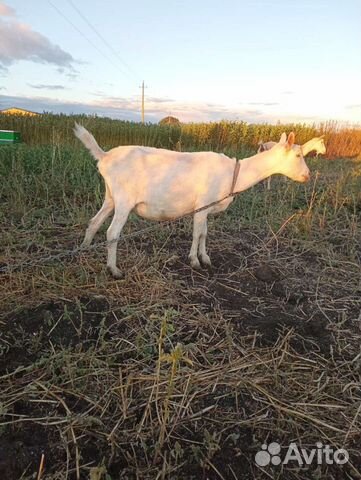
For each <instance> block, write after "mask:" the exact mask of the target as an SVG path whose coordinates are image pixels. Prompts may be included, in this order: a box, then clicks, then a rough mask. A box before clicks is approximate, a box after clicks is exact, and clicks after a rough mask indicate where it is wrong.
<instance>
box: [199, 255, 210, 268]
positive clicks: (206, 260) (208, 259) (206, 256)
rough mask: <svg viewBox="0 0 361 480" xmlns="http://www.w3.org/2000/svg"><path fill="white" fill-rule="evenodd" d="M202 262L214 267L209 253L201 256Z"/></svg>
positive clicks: (205, 265) (204, 265)
mask: <svg viewBox="0 0 361 480" xmlns="http://www.w3.org/2000/svg"><path fill="white" fill-rule="evenodd" d="M201 263H202V265H203V267H205V268H212V262H211V259H210V258H209V256H208V255H202V256H201Z"/></svg>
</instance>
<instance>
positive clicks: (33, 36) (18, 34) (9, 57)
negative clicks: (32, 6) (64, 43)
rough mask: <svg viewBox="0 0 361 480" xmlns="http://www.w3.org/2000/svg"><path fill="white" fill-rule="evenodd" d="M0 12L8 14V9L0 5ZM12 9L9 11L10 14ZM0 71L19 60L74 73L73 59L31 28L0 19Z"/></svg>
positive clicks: (14, 21)
mask: <svg viewBox="0 0 361 480" xmlns="http://www.w3.org/2000/svg"><path fill="white" fill-rule="evenodd" d="M0 9H1V10H0V11H3V12H9V7H7V6H6V5H4V4H2V3H0ZM11 12H12V9H10V13H11ZM10 13H8V16H9V15H10ZM0 38H1V41H0V71H2V72H3V73H4V71H6V70H7V68H8V67H9V66H11V65H13V64H14V63H16V62H18V61H21V60H28V61H31V62H36V63H43V64H50V65H56V66H57V67H60V68H64V69H67V70H68V71H71V72H74V67H73V64H74V63H75V60H74V58H73V57H72V55H70V53H68V52H65V51H64V50H62V49H61V48H60V47H59V46H58V45H55V44H54V43H52V42H51V41H50V40H49V39H48V38H46V37H45V36H44V35H42V34H41V33H38V32H36V31H34V30H32V28H31V26H29V25H26V24H24V23H20V22H18V21H17V20H11V21H5V20H2V19H1V18H0Z"/></svg>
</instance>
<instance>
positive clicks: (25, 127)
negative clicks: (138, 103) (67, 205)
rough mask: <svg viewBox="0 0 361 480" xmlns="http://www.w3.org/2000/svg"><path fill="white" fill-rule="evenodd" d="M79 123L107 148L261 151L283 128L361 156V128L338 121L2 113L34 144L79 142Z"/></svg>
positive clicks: (6, 124) (4, 123)
mask: <svg viewBox="0 0 361 480" xmlns="http://www.w3.org/2000/svg"><path fill="white" fill-rule="evenodd" d="M75 121H76V122H79V123H81V124H83V125H84V126H85V127H86V128H88V129H89V130H90V131H91V132H92V133H93V134H94V136H95V137H96V139H97V141H98V142H99V144H100V145H101V146H102V147H104V148H105V149H108V148H112V147H115V146H118V145H147V146H154V147H158V148H167V149H171V150H181V151H198V150H213V151H219V152H225V153H226V154H229V155H238V156H247V155H250V154H253V153H254V152H255V150H256V149H257V146H258V142H259V141H264V142H266V141H269V140H278V139H279V137H280V135H281V134H282V132H284V131H286V132H290V131H294V132H295V134H296V141H297V143H299V144H302V143H305V142H306V141H308V140H310V139H311V138H312V137H315V136H318V135H325V142H326V145H327V154H326V156H327V158H337V157H342V158H360V157H361V128H356V127H351V126H350V127H343V126H341V125H339V124H337V122H326V123H322V124H319V125H306V124H300V123H299V124H285V125H280V124H277V125H270V124H248V123H246V122H242V121H241V122H234V121H222V122H210V123H186V124H181V125H179V126H172V125H170V126H166V125H164V126H163V125H158V124H150V123H148V124H144V125H143V124H141V123H136V122H129V121H122V120H114V119H110V118H103V117H97V116H87V115H71V116H68V115H52V114H43V115H41V116H33V117H30V116H22V115H19V116H16V115H6V114H0V129H6V130H16V131H20V133H21V136H22V139H23V141H24V142H25V143H26V144H29V145H45V144H67V145H78V142H77V140H76V139H75V137H74V135H73V132H72V129H73V126H74V122H75Z"/></svg>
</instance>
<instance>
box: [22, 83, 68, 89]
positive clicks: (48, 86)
mask: <svg viewBox="0 0 361 480" xmlns="http://www.w3.org/2000/svg"><path fill="white" fill-rule="evenodd" d="M28 85H29V87H31V88H37V89H39V90H42V89H44V90H66V89H67V87H64V85H44V84H42V83H40V84H38V85H33V84H31V83H28Z"/></svg>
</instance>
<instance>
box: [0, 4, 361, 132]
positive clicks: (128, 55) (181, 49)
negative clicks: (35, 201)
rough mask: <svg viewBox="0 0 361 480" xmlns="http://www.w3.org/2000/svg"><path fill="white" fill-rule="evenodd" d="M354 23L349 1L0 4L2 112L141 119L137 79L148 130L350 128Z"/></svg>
mask: <svg viewBox="0 0 361 480" xmlns="http://www.w3.org/2000/svg"><path fill="white" fill-rule="evenodd" d="M90 6H91V8H90ZM39 9H40V10H41V12H42V14H41V15H40V14H39ZM262 9H263V11H265V12H266V14H264V13H263V11H262ZM108 12H111V14H109V13H108ZM360 13H361V5H360V4H359V3H358V2H357V0H346V2H344V3H343V4H342V5H340V4H339V3H338V2H336V1H329V2H326V1H325V0H317V1H315V2H313V3H311V2H310V3H309V2H303V4H302V5H300V4H299V3H296V2H294V3H293V2H286V0H273V1H272V2H270V1H268V0H256V1H254V2H250V1H245V2H242V4H239V3H238V2H232V1H230V0H228V1H226V2H225V3H224V5H223V7H222V9H219V7H218V5H217V4H216V3H215V2H214V1H208V2H205V1H203V0H202V1H201V2H198V3H197V5H192V3H191V2H190V1H189V0H184V1H183V2H175V3H174V5H172V6H171V8H169V2H165V1H164V0H158V1H157V2H156V3H155V4H153V5H149V4H147V3H146V2H140V3H138V4H135V5H127V10H126V11H122V10H121V8H120V6H119V4H118V3H117V2H116V1H115V0H108V1H107V2H100V1H95V0H93V1H92V2H91V4H89V2H88V3H87V2H85V1H84V0H79V1H77V2H76V4H75V3H74V2H73V1H72V0H63V1H62V2H57V4H55V3H54V2H53V1H51V0H47V1H45V0H44V1H41V2H38V3H37V8H34V5H31V4H24V3H23V2H22V1H21V0H12V1H11V2H10V1H8V2H2V1H0V33H1V37H2V42H1V44H0V109H1V110H4V109H7V108H11V107H14V108H23V109H26V110H31V111H36V112H39V113H42V112H43V111H47V112H49V113H54V114H57V113H64V114H75V115H77V114H86V115H94V114H95V115H98V116H106V117H110V118H114V119H119V120H128V121H140V119H141V113H140V110H141V99H140V89H139V86H140V84H141V82H142V81H143V78H144V80H145V83H146V86H147V87H148V88H147V89H146V93H145V121H146V122H147V123H148V122H149V123H156V122H159V120H161V119H162V118H164V117H166V116H169V115H171V116H174V117H176V118H178V119H179V121H180V122H182V123H189V122H195V123H197V122H212V121H222V120H225V121H245V122H248V123H256V124H265V123H271V124H277V123H279V122H281V123H307V124H320V123H322V122H327V121H330V120H331V121H337V122H339V123H340V124H347V125H353V126H360V123H361V91H360V88H359V85H360V84H361V56H360V52H359V45H360V44H361V32H360V29H359V28H358V21H359V18H360ZM119 19H121V20H119ZM175 19H176V21H175ZM159 26H160V27H159ZM255 30H256V31H257V35H255ZM285 39H286V40H285ZM265 72H266V75H265Z"/></svg>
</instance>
